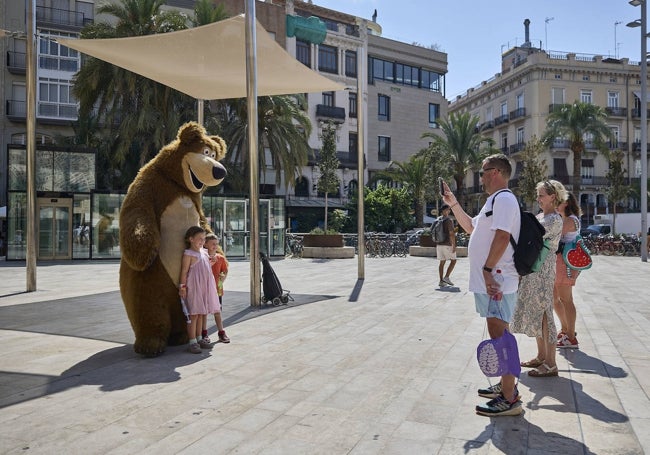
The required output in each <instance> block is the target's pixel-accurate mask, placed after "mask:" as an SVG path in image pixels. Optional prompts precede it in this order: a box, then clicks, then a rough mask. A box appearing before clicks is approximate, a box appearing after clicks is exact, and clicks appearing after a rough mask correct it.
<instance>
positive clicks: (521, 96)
mask: <svg viewBox="0 0 650 455" xmlns="http://www.w3.org/2000/svg"><path fill="white" fill-rule="evenodd" d="M523 108H524V94H523V93H520V94H518V95H517V109H523Z"/></svg>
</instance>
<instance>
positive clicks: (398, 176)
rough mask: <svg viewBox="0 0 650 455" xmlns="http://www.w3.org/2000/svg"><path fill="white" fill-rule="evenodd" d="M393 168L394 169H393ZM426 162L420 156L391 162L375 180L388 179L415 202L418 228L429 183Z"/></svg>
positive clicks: (422, 216) (422, 217)
mask: <svg viewBox="0 0 650 455" xmlns="http://www.w3.org/2000/svg"><path fill="white" fill-rule="evenodd" d="M393 166H394V167H393ZM428 168H429V165H428V161H427V159H426V158H425V157H422V156H411V157H410V158H409V159H408V161H405V162H403V163H400V162H398V161H393V162H391V164H390V166H388V168H386V170H384V171H381V172H378V173H377V174H376V178H377V179H389V180H392V181H393V182H399V183H401V184H402V185H403V187H404V188H405V189H406V190H407V191H408V193H409V194H410V195H411V197H412V198H413V199H414V201H415V220H416V224H417V226H419V225H420V224H421V223H422V222H423V220H424V207H425V205H426V199H425V196H426V190H427V184H428V182H429V178H428Z"/></svg>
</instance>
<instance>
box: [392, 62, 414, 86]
mask: <svg viewBox="0 0 650 455" xmlns="http://www.w3.org/2000/svg"><path fill="white" fill-rule="evenodd" d="M395 82H396V83H398V84H404V85H412V86H414V87H419V86H420V69H419V68H416V67H413V66H410V65H404V64H402V63H396V64H395Z"/></svg>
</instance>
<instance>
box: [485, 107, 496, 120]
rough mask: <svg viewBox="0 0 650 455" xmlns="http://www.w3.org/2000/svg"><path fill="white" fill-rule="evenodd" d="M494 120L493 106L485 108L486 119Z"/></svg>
mask: <svg viewBox="0 0 650 455" xmlns="http://www.w3.org/2000/svg"><path fill="white" fill-rule="evenodd" d="M492 120H494V114H493V113H492V106H489V107H486V108H485V121H486V122H489V121H492Z"/></svg>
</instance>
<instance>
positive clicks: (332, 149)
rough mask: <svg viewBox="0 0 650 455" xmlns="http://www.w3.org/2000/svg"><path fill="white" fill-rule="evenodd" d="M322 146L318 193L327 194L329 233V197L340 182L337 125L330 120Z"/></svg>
mask: <svg viewBox="0 0 650 455" xmlns="http://www.w3.org/2000/svg"><path fill="white" fill-rule="evenodd" d="M321 140H322V146H321V149H320V153H319V155H318V170H319V171H320V177H318V183H317V184H316V186H317V187H318V191H319V192H320V193H324V194H325V232H327V196H328V194H329V193H334V192H336V190H338V189H339V185H340V181H339V177H338V175H336V171H337V170H338V168H339V164H340V162H339V159H338V158H337V157H336V125H334V122H332V121H331V120H329V121H328V122H327V123H325V124H324V125H323V133H322V134H321Z"/></svg>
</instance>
